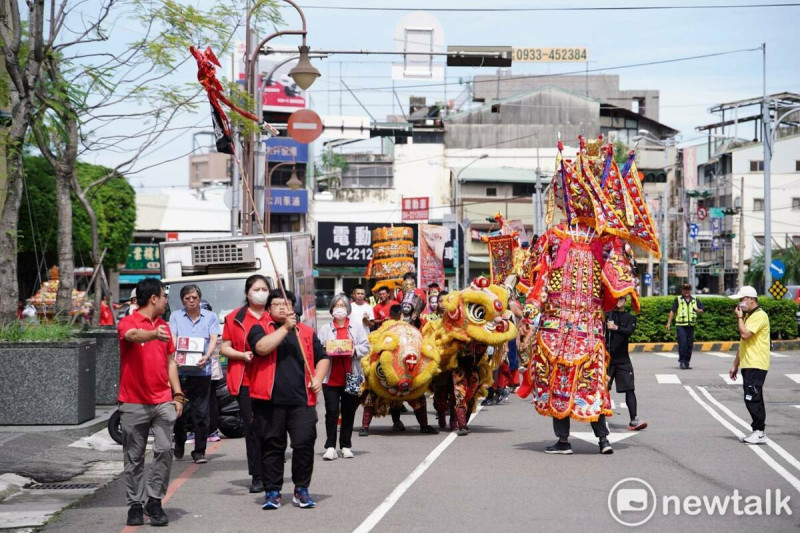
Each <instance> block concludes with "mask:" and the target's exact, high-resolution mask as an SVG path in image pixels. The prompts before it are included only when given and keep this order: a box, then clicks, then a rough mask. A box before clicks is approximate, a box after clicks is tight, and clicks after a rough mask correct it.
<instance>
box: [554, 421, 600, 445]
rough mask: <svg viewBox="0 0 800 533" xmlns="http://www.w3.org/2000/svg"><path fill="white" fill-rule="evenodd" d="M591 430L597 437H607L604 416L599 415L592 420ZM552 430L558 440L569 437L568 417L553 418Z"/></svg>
mask: <svg viewBox="0 0 800 533" xmlns="http://www.w3.org/2000/svg"><path fill="white" fill-rule="evenodd" d="M591 425H592V431H594V436H595V437H597V438H598V439H602V438H605V437H608V426H606V416H605V415H600V418H598V419H597V422H592V423H591ZM553 432H554V433H555V434H556V437H558V438H559V439H560V440H567V439H568V438H569V417H568V416H567V417H564V418H555V417H554V418H553Z"/></svg>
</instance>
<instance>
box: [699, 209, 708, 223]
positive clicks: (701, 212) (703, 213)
mask: <svg viewBox="0 0 800 533" xmlns="http://www.w3.org/2000/svg"><path fill="white" fill-rule="evenodd" d="M707 216H708V209H706V208H705V207H698V208H697V219H698V220H705V219H706V217H707Z"/></svg>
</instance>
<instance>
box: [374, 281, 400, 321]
mask: <svg viewBox="0 0 800 533" xmlns="http://www.w3.org/2000/svg"><path fill="white" fill-rule="evenodd" d="M393 305H400V302H396V301H394V300H392V298H391V294H390V293H389V289H387V288H386V287H381V288H380V289H378V303H376V304H375V306H374V307H373V308H372V310H373V312H374V313H375V321H374V324H375V328H376V329H377V328H379V327H381V325H382V324H383V323H384V321H386V320H389V311H391V309H392V306H393Z"/></svg>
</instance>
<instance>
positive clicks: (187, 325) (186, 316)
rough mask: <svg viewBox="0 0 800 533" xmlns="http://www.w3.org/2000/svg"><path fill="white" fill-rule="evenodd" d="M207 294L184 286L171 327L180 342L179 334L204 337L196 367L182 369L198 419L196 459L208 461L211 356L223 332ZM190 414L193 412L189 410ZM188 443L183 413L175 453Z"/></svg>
mask: <svg viewBox="0 0 800 533" xmlns="http://www.w3.org/2000/svg"><path fill="white" fill-rule="evenodd" d="M202 297H203V295H202V293H201V292H200V289H199V288H198V287H197V285H194V284H189V285H184V287H183V288H182V289H181V302H182V303H183V308H182V309H178V310H176V311H175V312H173V313H172V315H171V316H170V317H169V328H170V330H171V331H172V336H173V342H174V343H175V345H176V346H177V344H178V342H177V337H195V338H198V337H199V338H202V339H204V350H203V356H202V357H201V358H200V361H198V363H197V367H196V368H192V367H187V366H182V367H180V368H179V369H178V374H179V375H180V378H181V387H182V389H183V391H184V392H185V393H186V397H187V398H188V399H189V403H190V405H191V410H190V412H191V416H192V419H193V422H194V451H193V452H192V460H193V461H194V462H195V463H199V464H202V463H207V462H208V459H206V443H207V442H208V425H209V404H210V401H211V393H212V392H211V356H212V355H213V354H214V350H216V347H217V339H218V338H219V335H220V327H219V319H218V318H217V315H216V313H214V312H212V311H209V310H207V309H203V308H202V307H201V305H200V300H201V298H202ZM187 416H189V415H188V414H187ZM185 445H186V420H185V417H183V416H181V417H180V418H178V420H177V422H175V457H176V458H178V459H181V458H183V454H184V447H185Z"/></svg>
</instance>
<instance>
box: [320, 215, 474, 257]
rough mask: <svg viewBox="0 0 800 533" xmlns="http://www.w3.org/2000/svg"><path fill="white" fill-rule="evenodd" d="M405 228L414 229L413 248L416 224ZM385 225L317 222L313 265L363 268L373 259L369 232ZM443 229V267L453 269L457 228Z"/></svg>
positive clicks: (415, 239)
mask: <svg viewBox="0 0 800 533" xmlns="http://www.w3.org/2000/svg"><path fill="white" fill-rule="evenodd" d="M408 225H409V226H411V228H412V229H413V230H414V244H415V246H416V245H418V243H419V227H418V225H417V224H408ZM385 226H386V223H385V222H318V223H317V246H316V254H317V258H316V264H317V265H320V266H353V267H364V268H366V267H367V263H369V260H370V259H372V230H373V229H376V228H382V227H385ZM437 227H438V226H437ZM445 228H446V231H448V232H449V233H447V234H446V237H445V238H444V241H445V242H444V251H443V255H444V266H445V268H453V259H454V256H455V253H454V252H455V247H454V244H455V243H454V240H455V238H456V228H455V227H447V226H445ZM459 237H460V242H459V247H458V250H463V249H464V245H463V238H464V236H463V235H460V236H459Z"/></svg>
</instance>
